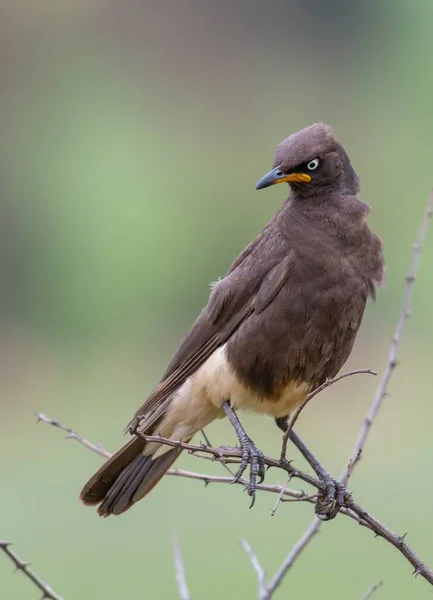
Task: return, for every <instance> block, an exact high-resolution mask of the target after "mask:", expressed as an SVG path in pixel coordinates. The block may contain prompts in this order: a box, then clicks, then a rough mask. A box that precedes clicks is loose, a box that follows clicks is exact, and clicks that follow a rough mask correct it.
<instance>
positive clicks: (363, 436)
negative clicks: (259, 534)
mask: <svg viewBox="0 0 433 600" xmlns="http://www.w3.org/2000/svg"><path fill="white" fill-rule="evenodd" d="M432 215H433V190H432V191H431V192H430V198H429V200H428V202H427V206H426V209H425V213H424V218H423V220H422V223H421V227H420V229H419V232H418V238H417V241H416V242H415V244H414V245H413V250H412V261H411V264H410V268H409V273H408V274H407V276H406V289H405V293H404V298H403V306H402V309H401V312H400V316H399V319H398V322H397V327H396V330H395V333H394V336H393V338H392V342H391V346H390V349H389V353H388V361H387V364H386V367H385V371H384V373H383V375H382V378H381V380H380V382H379V385H378V387H377V389H376V393H375V396H374V399H373V402H372V404H371V406H370V410H369V411H368V414H367V416H366V417H365V418H364V420H363V421H362V425H361V431H360V432H359V437H358V440H357V442H356V444H355V448H354V449H353V452H352V458H351V459H350V461H349V463H348V465H347V467H346V469H345V471H344V472H343V474H342V475H341V481H346V480H347V479H348V478H349V477H350V474H351V472H352V471H353V468H354V466H355V465H356V463H357V462H358V460H357V456H358V455H359V452H360V451H361V452H362V449H363V447H364V445H365V442H366V441H367V437H368V434H369V431H370V428H371V426H372V424H373V421H374V419H375V417H376V415H377V413H378V411H379V409H380V407H381V405H382V402H383V400H384V398H385V396H386V395H387V393H388V386H389V382H390V380H391V376H392V374H393V372H394V369H395V367H396V366H397V350H398V346H399V344H400V341H401V336H402V333H403V330H404V326H405V325H406V321H407V319H408V318H409V316H410V303H411V300H412V292H413V284H414V282H415V279H416V272H417V269H418V263H419V257H420V254H421V249H422V246H423V243H424V240H425V237H426V235H427V231H428V227H429V223H430V219H431V217H432Z"/></svg>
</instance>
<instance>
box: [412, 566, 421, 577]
mask: <svg viewBox="0 0 433 600" xmlns="http://www.w3.org/2000/svg"><path fill="white" fill-rule="evenodd" d="M421 573H422V570H421V569H420V568H419V567H417V568H416V569H415V570H414V572H413V573H412V575H414V576H415V577H418V575H421Z"/></svg>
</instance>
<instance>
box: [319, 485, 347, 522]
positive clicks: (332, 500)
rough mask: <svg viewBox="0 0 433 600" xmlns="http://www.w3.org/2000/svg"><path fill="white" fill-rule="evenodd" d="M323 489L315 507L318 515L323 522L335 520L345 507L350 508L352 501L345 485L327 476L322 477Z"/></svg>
mask: <svg viewBox="0 0 433 600" xmlns="http://www.w3.org/2000/svg"><path fill="white" fill-rule="evenodd" d="M320 479H321V487H320V489H319V494H318V498H317V502H316V506H315V512H316V515H317V516H318V517H319V519H321V520H322V521H330V520H331V519H335V517H336V516H337V514H338V513H339V511H340V509H341V508H342V507H343V506H348V505H349V504H350V502H351V500H352V498H351V495H350V494H349V492H348V491H347V490H346V488H345V487H344V485H343V484H342V483H340V482H339V481H337V480H336V479H334V478H333V477H331V476H330V475H327V476H325V477H321V478H320Z"/></svg>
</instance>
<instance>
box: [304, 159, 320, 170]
mask: <svg viewBox="0 0 433 600" xmlns="http://www.w3.org/2000/svg"><path fill="white" fill-rule="evenodd" d="M319 164H320V160H319V159H318V158H313V160H310V162H309V163H308V165H307V169H308V170H309V171H315V170H316V169H317V167H318V166H319Z"/></svg>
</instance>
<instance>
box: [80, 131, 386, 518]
mask: <svg viewBox="0 0 433 600" xmlns="http://www.w3.org/2000/svg"><path fill="white" fill-rule="evenodd" d="M283 182H287V183H288V184H289V186H290V188H291V191H290V195H289V197H288V199H287V201H286V202H285V203H284V204H283V205H282V207H281V208H280V210H279V211H278V212H277V214H276V215H275V216H274V218H273V219H272V220H271V221H270V223H269V224H268V225H266V227H265V228H264V229H263V231H262V232H261V233H260V234H259V235H258V236H257V237H256V239H255V240H253V241H252V242H251V243H250V244H249V246H247V247H246V248H245V250H244V251H243V252H242V253H241V254H240V255H239V257H238V258H237V259H236V260H235V262H234V263H233V264H232V266H231V267H230V269H229V270H228V272H227V274H226V276H225V277H224V278H223V279H222V280H220V281H219V282H218V283H217V284H216V285H215V286H214V287H213V289H212V291H211V294H210V297H209V301H208V303H207V305H206V306H205V308H204V309H203V310H202V311H201V313H200V315H199V316H198V318H197V320H196V322H195V323H194V325H193V326H192V328H191V330H190V331H189V333H188V334H187V336H186V337H185V339H184V340H183V342H182V344H181V345H180V347H179V349H178V350H177V352H176V354H175V355H174V357H173V359H172V361H171V363H170V364H169V366H168V368H167V370H166V372H165V374H164V375H163V377H162V379H161V381H160V383H159V384H158V385H157V387H156V388H155V389H154V390H153V392H152V393H151V394H150V396H149V397H148V398H147V400H146V402H145V403H144V404H143V406H142V407H141V408H139V409H138V411H137V412H136V415H135V419H134V421H133V423H134V426H133V427H132V430H131V431H132V437H131V439H130V440H129V441H128V442H127V443H126V444H125V445H124V446H123V447H122V448H121V449H120V450H118V451H117V452H116V453H115V454H114V455H113V456H112V457H111V458H109V459H108V460H107V461H106V462H105V464H103V465H102V467H101V468H100V469H99V470H98V471H97V472H96V473H95V475H93V477H91V478H90V480H89V481H88V483H86V485H85V486H84V488H83V490H82V492H81V496H80V497H81V500H82V501H83V502H84V504H89V505H98V504H99V508H98V513H99V514H100V515H102V516H108V515H111V514H114V515H119V514H121V513H123V512H124V511H126V510H128V509H129V508H130V507H131V506H132V505H133V504H135V503H136V502H138V500H141V498H143V497H144V496H146V494H148V493H149V492H150V490H151V489H152V488H153V487H154V486H155V485H156V484H157V483H158V481H159V480H160V479H161V477H162V476H163V475H164V473H165V472H166V470H167V469H168V468H169V467H170V465H171V464H172V463H173V462H174V461H175V460H176V458H177V457H178V456H179V454H180V452H181V449H180V448H172V447H169V446H167V445H163V444H160V443H158V442H149V441H145V440H144V439H143V438H141V437H140V434H145V435H156V434H160V435H161V436H163V437H166V438H170V439H173V440H181V441H185V442H187V441H189V440H191V438H192V437H193V436H194V434H196V433H197V432H198V431H200V429H202V428H203V427H206V426H207V425H209V423H211V422H212V421H213V420H214V419H218V418H221V417H224V416H228V417H229V419H230V421H231V423H232V424H233V426H234V428H235V430H236V433H237V435H238V439H239V442H240V446H241V449H242V457H243V461H242V465H241V468H240V469H239V471H238V473H237V475H236V477H237V478H238V477H240V476H241V474H242V473H243V471H244V470H245V468H246V466H247V464H248V463H250V464H251V468H250V486H249V493H250V495H253V494H254V488H255V484H256V479H257V475H259V476H260V478H261V479H263V476H264V469H263V463H262V457H263V455H262V454H261V452H260V451H259V450H258V449H257V448H256V446H255V445H254V443H253V442H252V440H251V439H250V438H249V437H248V436H247V434H246V433H245V431H244V430H243V428H242V425H241V424H240V422H239V420H238V417H237V414H236V412H235V411H237V410H247V411H254V412H256V413H263V414H266V415H271V416H273V417H274V418H275V419H276V421H277V423H281V420H282V419H287V417H288V416H289V415H290V413H291V412H292V411H293V410H294V409H295V408H296V407H297V406H298V405H299V404H300V403H302V402H303V400H304V399H305V397H306V395H307V394H308V392H310V391H312V390H313V389H315V388H316V387H317V386H319V385H320V384H322V383H323V382H324V381H325V380H326V379H328V378H331V377H334V376H335V375H336V374H337V372H338V371H339V370H340V368H341V367H342V365H343V364H344V363H345V361H346V360H347V358H348V356H349V354H350V352H351V350H352V346H353V343H354V341H355V336H356V334H357V331H358V329H359V326H360V324H361V320H362V316H363V313H364V309H365V305H366V301H367V298H368V297H369V296H373V297H374V295H375V288H376V286H378V285H380V284H381V282H382V281H383V279H384V264H383V256H382V243H381V241H380V239H379V238H378V237H377V236H376V235H375V234H374V233H372V232H371V231H370V229H369V227H368V225H367V223H366V217H367V215H368V212H369V206H368V205H367V204H366V203H365V202H363V201H362V200H360V199H359V198H358V197H357V194H358V191H359V180H358V177H357V175H356V173H355V171H354V169H353V167H352V165H351V164H350V160H349V157H348V156H347V154H346V152H345V151H344V149H343V147H342V146H341V144H339V143H338V142H337V140H336V139H335V138H334V137H333V136H332V133H331V128H330V127H329V126H327V125H325V124H323V123H316V124H314V125H311V126H310V127H307V128H305V129H302V130H301V131H299V132H297V133H295V134H293V135H291V136H289V137H288V138H287V139H286V140H284V141H283V142H282V143H280V144H279V145H278V146H277V149H276V153H275V159H274V164H273V169H272V170H271V171H269V173H267V174H266V175H265V176H264V177H263V178H262V179H261V180H260V181H259V182H258V184H257V186H256V189H258V190H260V189H262V188H266V187H268V186H271V185H274V184H277V183H283Z"/></svg>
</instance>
